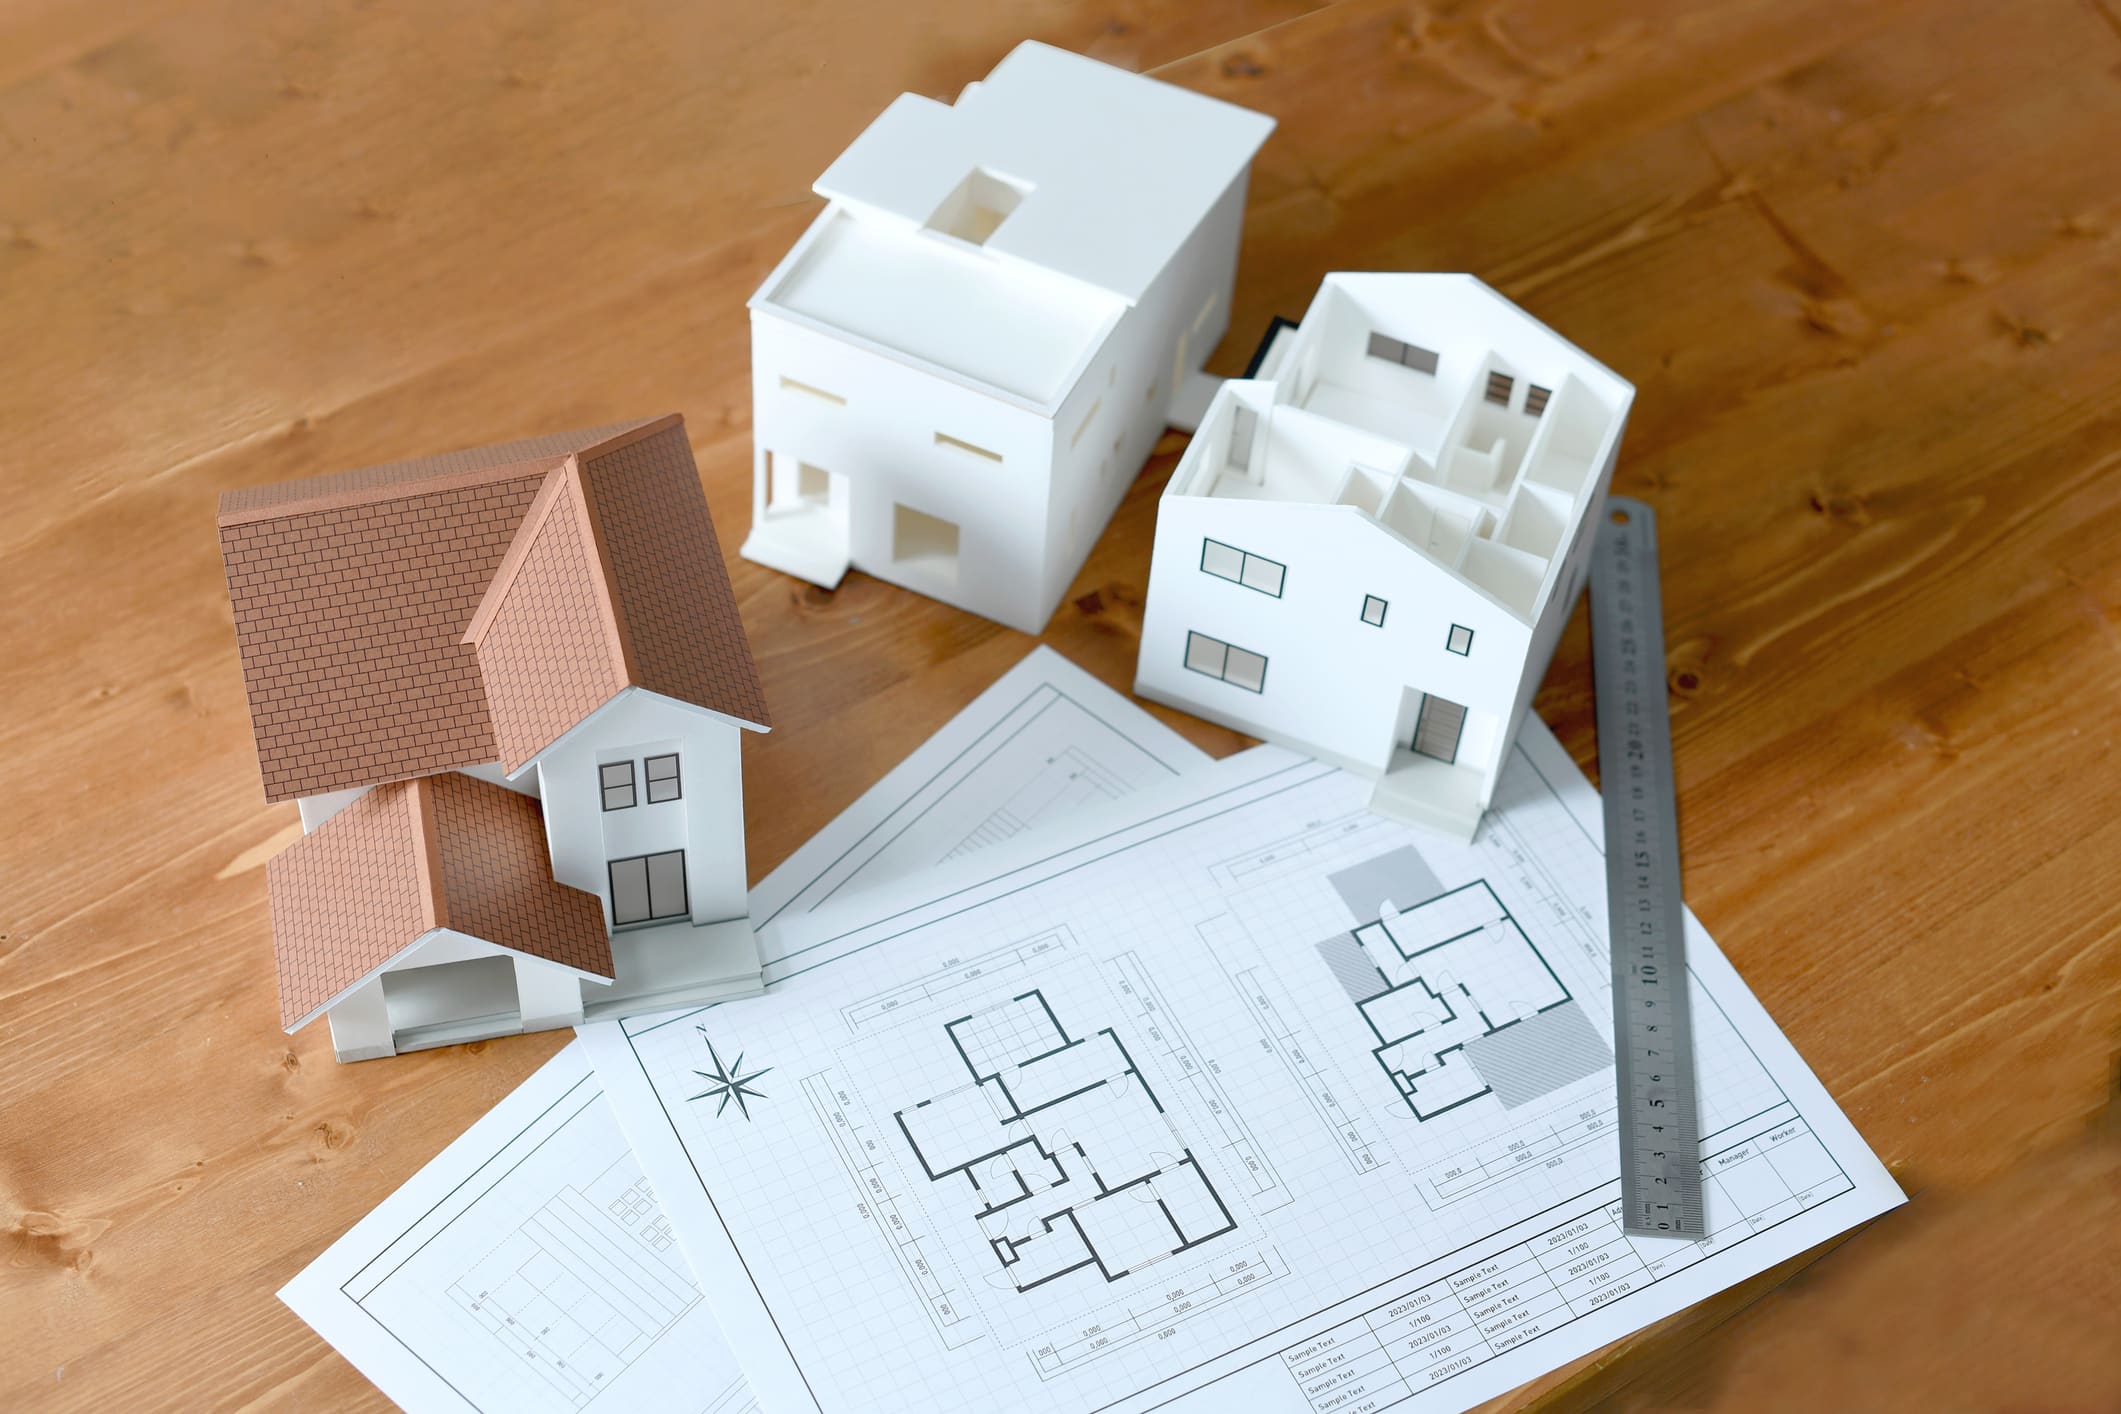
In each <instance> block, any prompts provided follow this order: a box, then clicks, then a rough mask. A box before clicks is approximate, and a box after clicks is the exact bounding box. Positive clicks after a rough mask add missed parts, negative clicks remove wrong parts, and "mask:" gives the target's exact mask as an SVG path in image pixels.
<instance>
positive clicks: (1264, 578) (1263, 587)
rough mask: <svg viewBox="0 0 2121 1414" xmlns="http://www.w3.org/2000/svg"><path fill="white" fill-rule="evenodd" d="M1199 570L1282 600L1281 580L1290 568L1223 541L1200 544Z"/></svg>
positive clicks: (1286, 575) (1285, 576)
mask: <svg viewBox="0 0 2121 1414" xmlns="http://www.w3.org/2000/svg"><path fill="white" fill-rule="evenodd" d="M1200 567H1201V568H1202V569H1203V570H1205V571H1206V572H1207V573H1209V574H1212V575H1214V576H1215V577H1216V578H1217V579H1227V580H1229V581H1230V582H1231V583H1232V584H1242V585H1243V586H1244V587H1245V588H1247V589H1257V590H1258V591H1259V592H1260V593H1262V594H1268V595H1272V596H1273V597H1274V598H1276V599H1279V598H1281V586H1282V581H1283V580H1284V579H1286V578H1287V577H1288V573H1289V571H1288V567H1287V566H1286V565H1284V564H1282V562H1281V561H1279V560H1270V559H1268V558H1267V557H1266V556H1264V555H1254V554H1250V553H1247V552H1246V551H1243V550H1240V549H1238V548H1237V547H1236V546H1234V545H1225V544H1223V543H1222V541H1220V540H1203V541H1201V542H1200Z"/></svg>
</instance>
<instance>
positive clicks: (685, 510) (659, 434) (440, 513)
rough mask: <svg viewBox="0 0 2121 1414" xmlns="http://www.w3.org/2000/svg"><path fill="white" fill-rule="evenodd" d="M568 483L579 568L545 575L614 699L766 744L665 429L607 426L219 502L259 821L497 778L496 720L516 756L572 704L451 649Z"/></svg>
mask: <svg viewBox="0 0 2121 1414" xmlns="http://www.w3.org/2000/svg"><path fill="white" fill-rule="evenodd" d="M569 478H572V479H573V480H574V481H575V482H576V483H577V486H576V489H575V490H574V491H573V492H572V493H570V494H572V495H573V496H574V497H575V499H576V500H577V501H582V499H583V498H584V497H585V496H586V497H587V500H586V502H584V503H585V504H587V505H588V506H590V507H592V508H593V512H592V513H590V514H588V515H587V516H586V518H585V519H584V521H583V523H584V525H585V526H586V527H587V528H586V530H585V534H586V535H587V536H588V537H589V539H590V540H591V541H592V542H594V550H595V554H594V555H589V554H586V553H584V554H579V555H576V556H575V557H574V558H573V559H572V560H569V561H567V562H565V563H564V564H559V565H554V566H548V567H547V569H548V572H549V573H554V574H559V575H561V576H562V577H563V578H569V579H571V580H572V581H573V583H574V585H575V592H577V593H581V592H587V593H590V594H596V593H598V592H602V593H603V594H605V595H606V596H607V597H609V598H610V599H611V600H612V602H613V603H614V605H615V606H616V608H615V612H614V613H613V614H612V615H611V616H610V617H609V618H608V619H607V620H606V621H605V622H604V623H603V625H602V628H601V632H603V633H604V634H605V635H606V636H607V637H608V638H609V640H610V641H611V642H613V643H615V644H617V645H619V649H620V650H621V651H623V652H624V653H626V654H630V655H631V657H632V659H633V660H634V661H635V663H636V664H637V665H639V670H638V672H637V673H636V674H635V675H634V676H632V677H629V678H627V679H626V680H627V681H631V682H635V683H636V684H637V685H639V686H644V687H648V688H651V689H652V690H654V691H658V692H662V693H665V694H666V695H668V696H671V697H675V698H678V699H679V700H681V701H686V702H690V703H692V704H693V705H695V706H699V707H705V708H707V709H709V710H713V711H718V712H723V713H725V714H726V715H729V716H732V717H736V718H739V719H740V720H742V721H744V722H745V723H746V724H748V725H753V726H756V727H758V728H760V729H764V727H765V726H766V722H767V718H766V711H765V704H764V699H763V695H762V694H761V693H760V691H759V686H758V678H757V673H756V670H755V669H754V667H753V666H752V662H751V654H750V649H749V648H748V646H747V645H746V643H745V640H744V635H743V627H742V624H741V623H740V622H739V620H738V617H737V612H736V601H735V596H734V594H733V593H732V592H731V590H730V587H729V577H728V571H727V569H726V567H725V566H724V564H723V562H722V557H721V549H720V546H719V544H718V542H717V541H716V539H715V535H714V524H713V521H712V519H711V518H710V517H709V515H708V512H707V502H706V497H705V495H704V494H703V493H702V492H701V490H700V485H699V474H698V470H697V468H696V467H695V466H694V464H693V461H692V452H691V448H690V445H689V444H688V443H687V442H686V440H685V432H684V421H683V419H682V418H679V417H676V416H671V417H664V418H654V419H648V420H645V421H636V422H630V423H618V424H614V425H611V426H608V427H598V428H590V429H587V430H584V431H580V432H569V433H560V434H557V435H554V436H550V437H540V438H535V439H532V440H530V441H524V442H512V443H507V444H505V445H502V446H499V447H488V448H483V449H478V450H473V451H465V452H452V453H449V454H447V455H444V456H439V457H428V458H422V459H420V460H417V461H409V462H397V463H392V464H390V465H388V466H380V467H369V468H365V469H363V470H360V471H353V472H343V473H339V474H336V475H332V476H324V477H316V478H313V479H311V480H308V481H299V482H289V483H286V484H284V485H280V486H266V487H255V488H251V489H248V490H243V491H232V492H229V493H228V494H227V495H225V496H223V497H222V499H221V511H220V516H219V523H220V530H221V553H222V560H223V563H224V566H225V567H226V569H227V573H228V590H229V601H230V605H231V607H232V609H233V611H234V616H235V626H236V641H237V646H238V649H239V651H240V653H241V655H242V659H243V680H244V690H245V692H246V693H247V694H248V696H249V700H250V710H251V727H252V731H253V734H254V736H255V738H256V741H257V746H258V766H259V771H260V774H261V775H262V776H263V778H264V783H265V795H266V799H268V800H273V801H280V800H289V799H293V798H295V797H297V796H304V795H314V794H318V793H321V792H324V791H331V790H341V789H346V788H349V787H355V786H365V785H374V784H378V783H381V782H385V781H393V780H405V779H408V778H410V777H414V776H421V775H431V774H434V773H436V772H440V771H448V770H454V769H457V768H461V767H464V766H472V765H479V764H483V763H486V762H491V761H495V760H499V759H502V757H503V756H504V754H505V753H504V750H503V747H502V743H501V737H500V734H499V731H498V730H497V726H496V723H497V721H498V720H507V721H508V722H510V723H511V724H522V723H526V722H527V723H530V724H531V725H530V726H529V727H528V728H527V729H521V730H519V729H517V727H516V726H512V727H511V734H510V738H509V739H510V741H511V742H512V743H515V744H520V742H521V741H523V740H525V739H527V738H528V737H535V736H538V735H540V734H541V733H543V732H544V731H546V730H547V728H548V727H549V726H550V724H551V721H552V714H553V713H554V711H555V710H557V709H556V708H555V706H554V703H555V702H560V703H565V704H569V705H573V704H578V703H579V702H580V701H581V700H583V699H582V693H581V689H580V684H568V685H565V687H564V689H563V688H562V687H556V686H555V685H554V679H553V677H552V674H554V673H557V672H560V671H563V668H562V667H561V666H560V664H559V660H558V659H554V660H552V661H550V662H548V661H547V660H546V659H544V658H542V657H540V656H539V654H538V653H536V652H530V653H527V654H525V653H519V654H518V655H517V656H516V657H515V658H513V659H511V660H509V661H508V662H507V663H506V664H503V665H501V666H500V667H499V668H498V669H497V670H494V671H490V670H489V666H488V665H487V664H486V663H485V662H483V661H482V654H481V650H480V648H479V646H478V645H477V644H476V643H475V642H472V641H468V640H467V639H466V636H465V635H466V630H467V628H468V627H470V626H471V624H472V621H473V618H474V615H475V614H477V613H478V612H479V610H480V606H481V602H482V600H485V599H487V598H488V597H489V594H488V591H489V589H492V588H494V587H495V584H496V577H497V575H498V573H499V572H500V571H501V570H502V569H503V568H504V565H519V564H520V562H522V561H524V560H526V559H528V558H530V549H531V545H530V544H529V543H526V542H525V535H524V532H525V531H526V530H529V531H532V532H533V538H534V532H535V531H537V530H538V529H540V528H542V527H543V526H544V525H545V523H546V521H547V519H548V518H549V517H548V515H547V513H546V512H547V511H549V507H550V506H551V505H552V504H553V503H555V502H556V501H558V500H560V499H562V492H564V491H566V490H567V486H566V484H565V483H566V482H567V481H568V479H569ZM583 486H588V487H592V488H602V489H600V490H595V491H593V492H585V491H583V490H582V489H581V487H583ZM534 508H543V509H540V511H539V514H538V515H536V516H533V515H532V511H533V509H534ZM533 521H535V522H536V524H533ZM643 522H647V523H648V524H647V528H646V529H645V530H644V529H642V528H641V526H642V524H643ZM510 578H511V579H512V578H514V575H513V573H511V576H510ZM600 584H601V585H602V586H603V588H602V590H601V591H599V590H598V588H597V586H598V585H600ZM504 588H505V586H504ZM504 597H505V595H504ZM501 607H502V606H501V605H500V604H498V603H497V604H496V605H495V613H494V614H493V615H491V616H490V617H493V618H496V619H498V618H500V617H502V616H501V614H500V613H499V610H500V608H501ZM629 610H630V611H629ZM586 631H587V630H586V629H584V628H583V627H582V625H581V624H580V623H579V622H577V623H575V624H573V625H572V626H571V627H570V628H569V630H568V633H569V634H570V635H572V636H573V637H575V638H579V637H580V636H581V635H582V634H583V633H585V632H586ZM519 646H520V643H519ZM500 656H501V657H505V656H506V655H505V654H501V655H500ZM612 690H613V691H616V690H617V689H616V687H614V688H613V689H612ZM610 695H611V693H610V692H607V693H606V694H605V698H604V699H600V701H599V702H596V703H590V704H589V710H593V709H594V707H595V706H597V705H601V700H608V698H609V696H610ZM583 715H586V711H585V712H584V713H583ZM575 720H577V721H578V720H580V718H579V717H576V718H575ZM565 725H566V726H572V725H573V722H572V721H570V722H568V723H566V724H565ZM564 729H565V727H562V728H561V730H564ZM553 735H557V733H553ZM545 739H546V741H549V740H550V739H551V738H550V736H547V737H546V738H545ZM542 744H543V743H540V745H542Z"/></svg>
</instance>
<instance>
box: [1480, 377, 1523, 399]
mask: <svg viewBox="0 0 2121 1414" xmlns="http://www.w3.org/2000/svg"><path fill="white" fill-rule="evenodd" d="M1516 386H1517V380H1516V379H1514V378H1512V377H1510V375H1509V374H1507V373H1499V372H1498V373H1490V374H1489V375H1488V390H1487V392H1486V393H1485V394H1484V395H1483V396H1485V397H1486V398H1487V400H1488V401H1489V402H1491V403H1494V404H1495V405H1496V406H1497V407H1508V406H1509V405H1510V390H1511V389H1512V388H1514V387H1516Z"/></svg>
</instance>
